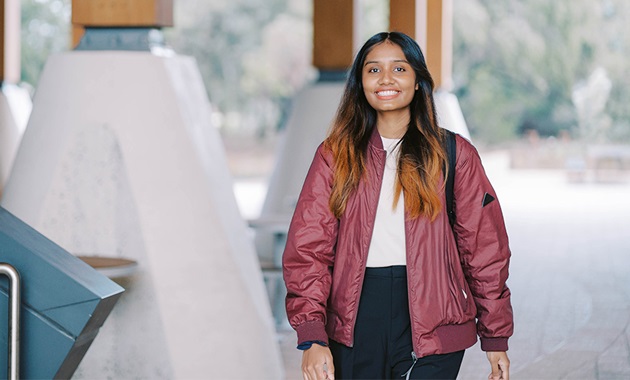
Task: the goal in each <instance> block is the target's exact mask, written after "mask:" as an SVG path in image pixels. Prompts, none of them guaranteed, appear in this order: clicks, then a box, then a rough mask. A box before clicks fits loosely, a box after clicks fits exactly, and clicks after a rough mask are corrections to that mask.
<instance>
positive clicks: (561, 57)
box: [453, 0, 630, 142]
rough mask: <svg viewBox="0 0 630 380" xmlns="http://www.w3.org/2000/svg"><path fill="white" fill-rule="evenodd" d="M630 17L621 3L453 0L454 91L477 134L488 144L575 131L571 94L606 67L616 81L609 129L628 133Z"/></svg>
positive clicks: (629, 7) (627, 135) (609, 109)
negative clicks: (629, 27)
mask: <svg viewBox="0 0 630 380" xmlns="http://www.w3.org/2000/svg"><path fill="white" fill-rule="evenodd" d="M629 17H630V3H628V2H626V1H623V0H616V1H615V0H605V1H592V0H573V1H547V0H528V1H526V2H525V1H519V0H503V1H493V0H455V1H454V54H453V56H454V81H455V84H456V88H455V93H456V94H457V95H458V97H459V99H460V103H461V106H462V110H463V112H464V115H465V116H466V119H467V122H468V125H469V127H470V128H471V130H472V132H473V133H474V134H475V135H477V136H479V137H480V138H482V139H484V140H486V141H489V142H497V141H502V140H506V139H508V138H512V137H514V136H516V135H517V134H520V133H523V132H525V131H526V130H528V129H533V130H536V131H537V132H538V133H539V134H541V135H547V136H549V135H557V134H558V133H559V132H560V131H562V130H566V131H569V132H571V133H573V134H577V130H578V120H577V112H576V108H575V105H574V104H573V101H572V93H573V91H574V90H575V88H576V86H578V85H579V84H580V83H581V82H583V81H586V80H587V79H588V78H589V76H590V75H591V74H592V73H593V72H594V71H595V70H598V69H599V68H601V69H604V70H605V71H606V72H607V74H608V76H609V77H610V78H611V80H612V83H613V87H612V90H611V92H610V96H609V99H608V102H607V104H606V108H605V111H604V112H605V113H607V114H608V116H609V117H610V119H611V128H610V131H608V134H613V135H615V136H617V137H618V138H621V137H625V138H630V131H628V129H629V122H630V112H629V110H628V107H625V105H624V104H625V99H628V95H630V93H629V91H630V90H628V89H629V88H630V86H629V84H630V83H629V79H628V77H627V75H625V74H624V70H626V71H627V61H626V60H625V59H624V56H626V57H627V56H628V52H629V51H628V50H629V49H630V46H629V45H628V44H629V42H628V41H627V40H626V39H625V38H624V33H625V32H624V27H625V24H626V23H627V20H628V19H629Z"/></svg>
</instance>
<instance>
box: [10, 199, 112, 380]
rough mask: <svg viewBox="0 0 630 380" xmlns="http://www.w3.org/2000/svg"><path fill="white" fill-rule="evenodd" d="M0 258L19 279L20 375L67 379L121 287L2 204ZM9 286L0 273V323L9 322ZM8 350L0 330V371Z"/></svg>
mask: <svg viewBox="0 0 630 380" xmlns="http://www.w3.org/2000/svg"><path fill="white" fill-rule="evenodd" d="M0 262H6V263H9V264H11V265H13V266H14V267H15V268H16V269H17V271H18V272H19V273H20V276H21V279H22V310H21V312H22V316H21V324H22V327H21V331H22V336H21V352H20V358H21V367H20V377H21V378H23V379H32V378H37V379H51V378H69V377H71V376H72V374H73V373H74V371H75V370H76V368H77V366H78V364H79V362H80V361H81V359H82V358H83V356H84V355H85V352H86V351H87V349H88V347H89V346H90V344H91V343H92V341H93V340H94V338H95V337H96V334H97V333H98V330H99V328H100V327H101V326H102V325H103V323H104V322H105V319H106V318H107V316H108V315H109V313H110V312H111V310H112V308H113V307H114V304H115V303H116V301H117V300H118V298H119V297H120V295H121V294H122V292H123V291H124V289H123V288H121V287H120V286H118V285H117V284H116V283H114V282H113V281H111V280H109V279H108V278H107V277H105V276H103V275H101V274H99V273H98V272H96V271H95V270H94V269H92V268H91V267H90V266H88V265H87V264H85V263H84V262H83V261H81V260H79V259H78V258H76V257H74V256H73V255H72V254H70V253H68V252H67V251H65V250H64V249H62V248H61V247H59V246H58V245H56V244H55V243H54V242H52V241H50V240H49V239H47V238H46V237H44V236H43V235H41V234H40V233H38V232H37V231H35V230H34V229H33V228H31V227H30V226H28V225H27V224H25V223H24V222H22V221H21V220H19V219H18V218H16V217H15V216H14V215H12V214H11V213H9V212H8V211H7V210H5V209H4V208H2V207H0ZM7 290H8V281H7V280H6V279H5V278H2V277H0V326H6V323H7V305H8V303H7ZM7 354H8V353H7V331H6V329H4V328H0V373H3V372H2V371H3V369H5V373H6V368H7Z"/></svg>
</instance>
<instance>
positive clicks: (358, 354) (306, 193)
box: [283, 32, 513, 380]
mask: <svg viewBox="0 0 630 380" xmlns="http://www.w3.org/2000/svg"><path fill="white" fill-rule="evenodd" d="M432 93H433V80H432V79H431V76H430V75H429V72H428V70H427V66H426V63H425V60H424V56H423V55H422V52H421V51H420V48H419V47H418V45H417V43H416V42H415V41H414V40H413V39H411V38H410V37H408V36H406V35H404V34H401V33H395V32H391V33H379V34H377V35H375V36H373V37H372V38H370V39H369V40H368V41H367V42H366V43H365V45H364V46H363V47H362V48H361V50H360V51H359V53H358V54H357V56H356V59H355V61H354V64H353V65H352V68H351V70H350V73H349V77H348V81H347V83H346V87H345V91H344V94H343V98H342V100H341V104H340V106H339V109H338V111H337V116H336V119H335V121H334V123H333V125H332V129H331V131H330V133H329V135H328V137H327V138H326V140H325V141H324V143H323V144H322V145H320V146H319V148H318V149H317V152H316V154H315V158H314V159H313V163H312V164H311V168H310V170H309V172H308V174H307V177H306V180H305V183H304V186H303V188H302V192H301V194H300V197H299V200H298V203H297V206H296V210H295V213H294V215H293V219H292V221H291V226H290V229H289V233H288V240H287V245H286V248H285V251H284V257H283V267H284V268H283V269H284V279H285V282H286V286H287V290H288V293H287V299H286V307H287V315H288V317H289V321H290V323H291V325H292V326H293V327H294V328H295V330H296V331H297V335H298V348H300V349H303V350H304V353H303V359H302V370H303V375H304V379H308V380H314V379H326V378H327V379H334V378H335V377H336V378H338V379H339V378H344V379H345V378H348V379H400V378H401V377H403V378H404V377H406V378H408V379H409V378H412V379H455V378H456V376H457V373H458V372H459V368H460V365H461V361H462V358H463V354H464V350H465V349H466V348H468V347H470V346H472V345H473V344H474V343H475V342H476V340H477V335H479V337H480V338H481V349H482V350H484V351H486V352H487V356H488V359H489V361H490V365H491V371H492V372H491V375H490V376H489V378H490V379H499V378H501V379H508V376H509V369H508V368H509V360H508V357H507V354H506V351H507V348H508V346H507V341H508V338H509V337H510V336H511V335H512V330H513V321H512V307H511V304H510V291H509V289H508V288H507V286H506V284H505V282H506V279H507V277H508V264H509V258H510V250H509V247H508V238H507V234H506V230H505V226H504V222H503V216H502V213H501V209H500V206H499V202H498V201H497V196H496V194H495V192H494V190H493V188H492V186H491V185H490V182H489V181H488V179H487V178H486V175H485V173H484V170H483V167H482V165H481V161H480V158H479V156H478V154H477V151H476V150H475V149H474V148H473V146H472V145H471V144H470V143H469V142H468V141H466V140H465V139H463V138H461V137H459V136H457V137H456V146H457V149H456V154H457V155H456V157H457V159H456V163H455V181H454V204H455V214H456V222H455V224H454V225H453V227H452V228H451V225H450V223H449V219H448V215H447V213H446V211H445V210H446V206H445V192H444V178H445V176H444V171H445V170H447V169H446V168H448V165H447V154H446V151H445V141H446V138H445V134H446V132H445V131H444V130H443V129H441V128H440V127H439V126H438V120H437V116H436V113H435V105H434V101H433V95H432Z"/></svg>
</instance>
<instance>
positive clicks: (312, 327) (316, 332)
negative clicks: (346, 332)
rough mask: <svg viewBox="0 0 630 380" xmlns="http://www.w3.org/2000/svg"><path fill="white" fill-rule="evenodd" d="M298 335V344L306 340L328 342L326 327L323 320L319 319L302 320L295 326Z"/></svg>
mask: <svg viewBox="0 0 630 380" xmlns="http://www.w3.org/2000/svg"><path fill="white" fill-rule="evenodd" d="M295 331H296V332H297V337H298V344H302V343H304V342H308V341H315V340H318V341H320V342H324V343H326V344H328V335H327V334H326V327H325V326H324V322H321V321H309V322H304V323H302V324H301V325H299V326H297V327H296V328H295Z"/></svg>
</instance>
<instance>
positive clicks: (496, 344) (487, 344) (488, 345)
mask: <svg viewBox="0 0 630 380" xmlns="http://www.w3.org/2000/svg"><path fill="white" fill-rule="evenodd" d="M481 350H482V351H507V350H508V338H481Z"/></svg>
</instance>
